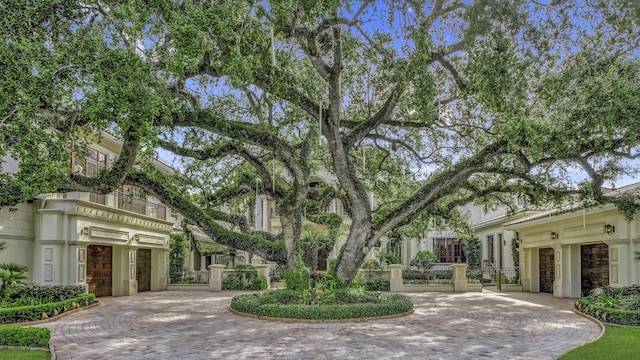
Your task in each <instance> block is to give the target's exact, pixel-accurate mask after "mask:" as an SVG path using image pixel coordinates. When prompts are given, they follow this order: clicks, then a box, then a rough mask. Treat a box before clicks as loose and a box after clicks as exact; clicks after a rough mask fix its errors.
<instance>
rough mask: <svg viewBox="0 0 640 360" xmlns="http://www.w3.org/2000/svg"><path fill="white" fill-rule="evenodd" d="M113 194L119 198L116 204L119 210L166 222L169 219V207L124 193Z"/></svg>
mask: <svg viewBox="0 0 640 360" xmlns="http://www.w3.org/2000/svg"><path fill="white" fill-rule="evenodd" d="M111 194H113V195H114V196H115V197H117V202H116V204H117V207H118V209H122V210H127V211H132V212H135V213H138V214H141V215H147V216H150V217H153V218H156V219H163V220H164V219H166V218H167V207H166V206H164V205H161V204H156V203H153V202H150V201H147V200H145V199H142V198H139V197H137V196H134V195H132V194H128V193H124V192H122V191H116V192H113V193H111Z"/></svg>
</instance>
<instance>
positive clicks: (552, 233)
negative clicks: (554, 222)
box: [551, 231, 559, 241]
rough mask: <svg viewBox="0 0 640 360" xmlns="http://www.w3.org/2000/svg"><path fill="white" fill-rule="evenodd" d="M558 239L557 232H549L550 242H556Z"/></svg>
mask: <svg viewBox="0 0 640 360" xmlns="http://www.w3.org/2000/svg"><path fill="white" fill-rule="evenodd" d="M558 237H559V236H558V233H557V232H555V231H552V232H551V240H553V241H556V240H558Z"/></svg>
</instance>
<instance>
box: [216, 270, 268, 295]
mask: <svg viewBox="0 0 640 360" xmlns="http://www.w3.org/2000/svg"><path fill="white" fill-rule="evenodd" d="M222 288H223V289H224V290H264V289H266V288H267V279H266V278H265V277H264V276H258V270H256V268H255V267H254V266H251V265H242V266H241V264H238V265H237V266H236V268H235V270H234V271H233V272H230V273H228V274H227V277H226V278H225V279H223V280H222Z"/></svg>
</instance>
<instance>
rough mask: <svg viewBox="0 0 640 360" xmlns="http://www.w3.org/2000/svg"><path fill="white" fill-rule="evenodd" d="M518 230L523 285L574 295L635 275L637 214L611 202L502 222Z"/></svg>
mask: <svg viewBox="0 0 640 360" xmlns="http://www.w3.org/2000/svg"><path fill="white" fill-rule="evenodd" d="M636 218H637V217H636ZM505 227H506V228H507V229H509V230H513V231H517V232H518V233H519V239H520V244H519V255H520V266H521V269H522V270H521V271H522V272H521V280H522V285H523V290H524V291H530V292H549V293H552V294H553V295H554V296H556V297H569V298H578V297H581V296H583V295H586V294H588V293H589V292H590V291H591V290H593V289H595V288H598V287H600V286H605V285H608V286H614V287H618V286H628V285H632V284H634V283H637V282H639V281H640V265H639V264H638V263H639V262H638V261H637V260H634V253H635V252H636V251H640V246H639V243H640V237H639V235H640V226H639V224H638V220H633V221H631V222H628V221H627V220H626V219H625V218H624V216H623V215H622V214H621V213H620V212H619V211H618V210H617V209H616V208H615V207H614V206H613V205H608V206H605V207H602V208H595V209H587V210H579V211H575V212H571V211H567V210H565V212H562V213H559V211H556V213H554V212H552V211H550V212H546V213H541V214H537V215H533V216H530V217H527V218H522V219H518V220H515V221H512V222H510V223H506V224H505Z"/></svg>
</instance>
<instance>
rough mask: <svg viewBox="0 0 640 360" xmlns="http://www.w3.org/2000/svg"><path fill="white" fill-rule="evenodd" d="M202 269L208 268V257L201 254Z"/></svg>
mask: <svg viewBox="0 0 640 360" xmlns="http://www.w3.org/2000/svg"><path fill="white" fill-rule="evenodd" d="M200 270H207V257H206V256H204V255H200Z"/></svg>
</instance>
